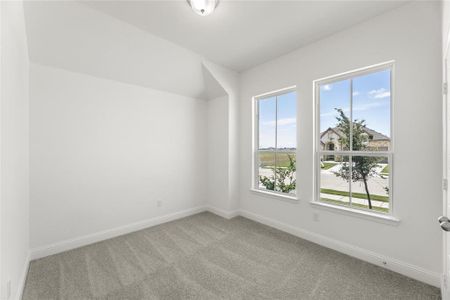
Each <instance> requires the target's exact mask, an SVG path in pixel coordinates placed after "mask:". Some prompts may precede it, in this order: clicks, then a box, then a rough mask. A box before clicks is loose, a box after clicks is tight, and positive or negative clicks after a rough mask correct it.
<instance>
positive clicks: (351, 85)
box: [348, 79, 353, 207]
mask: <svg viewBox="0 0 450 300" xmlns="http://www.w3.org/2000/svg"><path fill="white" fill-rule="evenodd" d="M349 121H350V122H349V124H350V143H349V147H350V149H349V152H350V153H349V154H350V155H349V156H348V162H349V164H350V165H349V169H348V170H349V172H350V174H349V178H350V180H349V181H348V200H349V206H350V207H352V181H353V178H352V177H353V157H352V152H353V79H350V120H349Z"/></svg>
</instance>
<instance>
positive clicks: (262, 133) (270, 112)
mask: <svg viewBox="0 0 450 300" xmlns="http://www.w3.org/2000/svg"><path fill="white" fill-rule="evenodd" d="M276 104H277V103H276V97H270V98H265V99H259V100H258V110H259V111H258V116H259V122H258V124H259V149H266V150H267V149H275V147H276V145H275V122H276Z"/></svg>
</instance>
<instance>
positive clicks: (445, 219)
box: [438, 216, 450, 224]
mask: <svg viewBox="0 0 450 300" xmlns="http://www.w3.org/2000/svg"><path fill="white" fill-rule="evenodd" d="M438 222H439V224H441V223H443V222H450V220H449V219H448V218H447V217H446V216H440V217H439V218H438Z"/></svg>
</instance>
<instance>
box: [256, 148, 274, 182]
mask: <svg viewBox="0 0 450 300" xmlns="http://www.w3.org/2000/svg"><path fill="white" fill-rule="evenodd" d="M274 169H275V152H273V151H259V152H258V187H259V188H260V189H266V190H272V191H273V190H274V189H275V172H274Z"/></svg>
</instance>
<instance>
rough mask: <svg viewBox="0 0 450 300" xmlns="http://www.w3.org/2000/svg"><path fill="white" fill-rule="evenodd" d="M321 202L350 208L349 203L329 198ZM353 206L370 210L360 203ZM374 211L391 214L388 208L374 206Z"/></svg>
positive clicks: (321, 199) (322, 199)
mask: <svg viewBox="0 0 450 300" xmlns="http://www.w3.org/2000/svg"><path fill="white" fill-rule="evenodd" d="M320 201H323V202H326V203H330V204H335V205H340V206H348V203H346V202H342V201H338V200H333V199H328V198H320ZM352 206H353V207H359V208H365V209H369V207H368V206H367V205H363V204H359V203H352ZM372 210H374V211H379V212H383V213H388V212H389V209H387V208H384V207H376V206H372Z"/></svg>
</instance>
